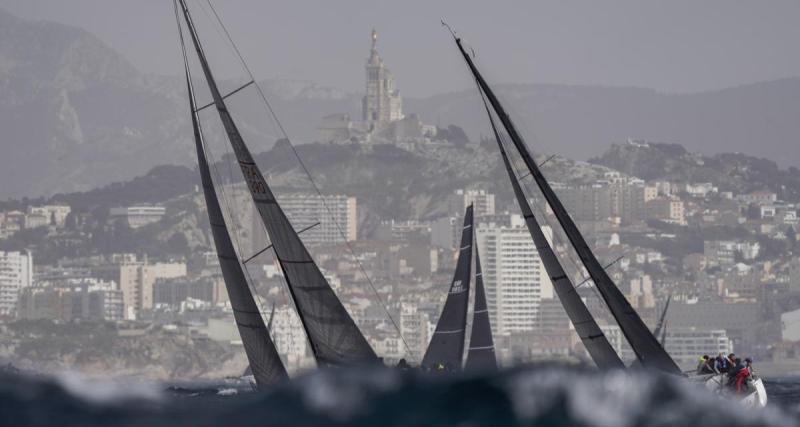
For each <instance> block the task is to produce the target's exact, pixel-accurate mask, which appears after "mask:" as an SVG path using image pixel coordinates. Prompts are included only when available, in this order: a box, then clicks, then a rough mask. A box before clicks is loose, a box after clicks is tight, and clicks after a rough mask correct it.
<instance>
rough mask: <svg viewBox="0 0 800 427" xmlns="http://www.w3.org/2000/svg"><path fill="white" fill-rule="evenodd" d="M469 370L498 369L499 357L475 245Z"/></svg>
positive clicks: (468, 353) (467, 362) (467, 365)
mask: <svg viewBox="0 0 800 427" xmlns="http://www.w3.org/2000/svg"><path fill="white" fill-rule="evenodd" d="M464 370H467V371H496V370H497V358H496V357H495V354H494V340H493V339H492V325H491V322H490V321H489V308H488V307H487V305H486V291H485V290H484V289H483V273H482V272H481V257H480V254H479V253H478V247H477V246H476V247H475V302H474V304H473V309H472V334H470V338H469V349H468V350H467V361H466V363H465V364H464Z"/></svg>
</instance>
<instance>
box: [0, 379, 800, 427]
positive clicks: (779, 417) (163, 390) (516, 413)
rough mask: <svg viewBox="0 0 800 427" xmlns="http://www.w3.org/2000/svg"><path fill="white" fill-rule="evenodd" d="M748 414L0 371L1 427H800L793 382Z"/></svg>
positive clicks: (626, 393) (370, 385)
mask: <svg viewBox="0 0 800 427" xmlns="http://www.w3.org/2000/svg"><path fill="white" fill-rule="evenodd" d="M766 387H767V391H768V393H769V398H770V404H769V405H768V407H767V408H766V409H760V410H749V409H744V408H742V407H740V406H739V405H737V403H736V402H734V401H726V400H723V399H721V398H719V397H718V396H716V395H714V394H712V393H710V392H708V391H705V390H704V389H702V388H700V387H698V386H697V385H694V384H692V383H690V382H689V381H686V380H682V379H679V378H674V377H669V376H662V375H657V374H653V373H649V372H627V373H626V372H621V371H618V372H597V371H593V370H590V369H586V368H576V367H565V366H558V365H537V366H529V367H525V368H517V369H512V370H506V371H503V372H501V373H499V374H494V375H466V374H462V375H453V376H450V377H438V378H436V377H430V376H425V375H423V374H419V373H413V372H401V371H398V370H393V369H388V368H383V369H377V368H376V369H360V370H326V371H316V372H313V373H309V374H307V375H304V376H301V377H299V378H296V379H294V380H292V381H289V382H286V383H285V384H281V385H278V386H276V387H274V388H272V389H270V390H267V391H263V392H254V391H252V390H251V388H250V386H249V385H248V384H247V383H246V382H242V381H235V380H220V381H208V382H186V383H173V384H161V383H153V382H145V381H137V380H130V379H126V380H122V379H97V378H94V379H87V378H86V377H83V376H80V375H77V374H69V373H67V374H60V375H57V376H55V377H43V376H35V375H30V374H20V373H14V372H5V373H0V426H50V425H59V426H72V425H75V426H100V425H113V426H145V425H146V426H152V425H169V426H218V425H231V426H234V425H235V426H250V425H252V426H379V427H393V426H535V425H536V426H587V427H588V426H591V427H595V426H596V427H626V426H703V427H714V426H725V427H735V426H781V427H785V426H795V425H797V426H800V377H796V378H778V379H768V380H767V382H766Z"/></svg>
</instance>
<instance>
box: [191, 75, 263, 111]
mask: <svg viewBox="0 0 800 427" xmlns="http://www.w3.org/2000/svg"><path fill="white" fill-rule="evenodd" d="M253 83H255V82H254V81H253V80H250V81H249V82H247V83H245V84H243V85H241V86H239V87H238V88H236V89H234V90H232V91H230V92H228V94H227V95H225V96H223V97H222V99H228V98H230V97H231V96H233V95H236V94H237V93H238V92H240V91H242V90H243V89H245V88H247V87H248V86H250V85H251V84H253ZM212 105H214V101H211V102H209V103H208V104H206V105H204V106H202V107H200V108H198V109H196V110H195V112H196V113H199V112H201V111H203V110H205V109H206V108H208V107H211V106H212Z"/></svg>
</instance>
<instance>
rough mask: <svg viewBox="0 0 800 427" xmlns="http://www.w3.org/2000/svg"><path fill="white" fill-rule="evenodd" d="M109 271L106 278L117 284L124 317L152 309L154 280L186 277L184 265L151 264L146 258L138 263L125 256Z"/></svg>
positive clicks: (134, 258) (134, 259)
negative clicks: (120, 292) (123, 307)
mask: <svg viewBox="0 0 800 427" xmlns="http://www.w3.org/2000/svg"><path fill="white" fill-rule="evenodd" d="M109 270H110V271H109V272H110V274H108V276H107V278H109V279H112V280H114V281H115V282H117V283H118V284H119V289H120V290H121V291H122V294H123V301H124V304H125V315H126V317H134V316H135V313H136V312H138V311H140V310H150V309H152V308H153V297H154V285H155V283H156V280H158V279H170V278H176V277H184V276H186V263H185V262H158V263H153V264H151V263H150V262H149V261H148V260H147V258H145V259H144V260H142V261H138V260H137V259H136V257H134V256H127V257H123V259H121V260H119V262H117V263H115V264H113V265H112V266H111V267H110V269H109Z"/></svg>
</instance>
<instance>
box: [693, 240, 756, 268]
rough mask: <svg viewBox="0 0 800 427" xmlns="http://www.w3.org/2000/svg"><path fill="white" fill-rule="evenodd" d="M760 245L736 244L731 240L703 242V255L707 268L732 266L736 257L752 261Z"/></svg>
mask: <svg viewBox="0 0 800 427" xmlns="http://www.w3.org/2000/svg"><path fill="white" fill-rule="evenodd" d="M760 249H761V245H760V244H759V243H758V242H737V241H733V240H706V241H704V242H703V255H705V257H706V260H707V262H708V265H709V266H717V265H732V264H734V263H735V262H737V259H736V258H737V257H741V259H742V260H752V259H755V257H757V256H758V253H759V251H760Z"/></svg>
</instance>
